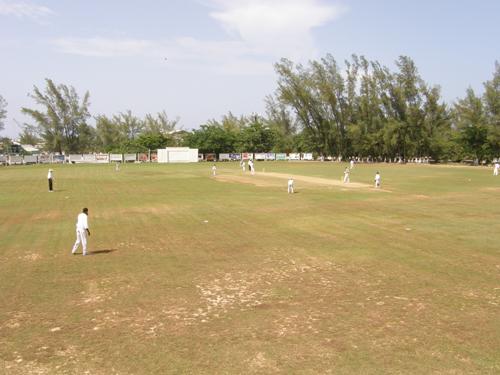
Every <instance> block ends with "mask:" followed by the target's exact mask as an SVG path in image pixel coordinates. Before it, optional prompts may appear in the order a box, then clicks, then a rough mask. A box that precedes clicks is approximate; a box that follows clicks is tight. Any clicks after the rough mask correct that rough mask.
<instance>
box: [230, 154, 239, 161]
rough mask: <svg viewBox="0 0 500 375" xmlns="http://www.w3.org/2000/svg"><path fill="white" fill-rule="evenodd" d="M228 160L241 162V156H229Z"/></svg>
mask: <svg viewBox="0 0 500 375" xmlns="http://www.w3.org/2000/svg"><path fill="white" fill-rule="evenodd" d="M229 158H230V159H231V160H233V161H239V160H241V154H229Z"/></svg>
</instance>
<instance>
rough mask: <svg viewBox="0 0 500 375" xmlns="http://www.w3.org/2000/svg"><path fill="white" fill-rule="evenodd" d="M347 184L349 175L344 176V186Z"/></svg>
mask: <svg viewBox="0 0 500 375" xmlns="http://www.w3.org/2000/svg"><path fill="white" fill-rule="evenodd" d="M347 183H349V175H344V184H347Z"/></svg>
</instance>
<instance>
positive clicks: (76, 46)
mask: <svg viewBox="0 0 500 375" xmlns="http://www.w3.org/2000/svg"><path fill="white" fill-rule="evenodd" d="M52 44H53V45H55V46H56V48H57V49H58V50H59V52H62V53H66V54H71V55H79V56H87V57H127V56H128V57H141V58H146V59H151V60H153V61H158V62H162V63H164V59H165V58H167V61H168V64H169V65H170V66H172V67H177V68H179V69H204V70H210V71H212V72H216V73H225V74H241V73H245V74H257V73H263V72H269V71H270V70H272V66H271V64H269V63H268V62H265V61H262V59H259V58H258V57H256V56H253V54H254V52H253V51H252V50H251V49H249V47H248V46H247V45H246V44H245V43H243V42H241V41H202V40H199V39H195V38H191V37H183V38H175V39H167V40H162V41H158V40H146V39H131V38H116V37H114V38H107V37H92V38H58V39H55V40H52Z"/></svg>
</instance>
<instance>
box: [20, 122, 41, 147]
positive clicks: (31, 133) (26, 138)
mask: <svg viewBox="0 0 500 375" xmlns="http://www.w3.org/2000/svg"><path fill="white" fill-rule="evenodd" d="M21 129H22V132H21V133H20V134H19V142H20V143H21V144H23V145H36V144H37V143H39V142H40V138H38V136H37V129H36V127H35V126H33V125H29V124H23V125H21Z"/></svg>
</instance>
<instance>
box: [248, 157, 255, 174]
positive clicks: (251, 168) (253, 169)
mask: <svg viewBox="0 0 500 375" xmlns="http://www.w3.org/2000/svg"><path fill="white" fill-rule="evenodd" d="M248 165H249V166H250V173H251V174H252V175H254V174H255V168H254V166H253V160H249V161H248Z"/></svg>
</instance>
